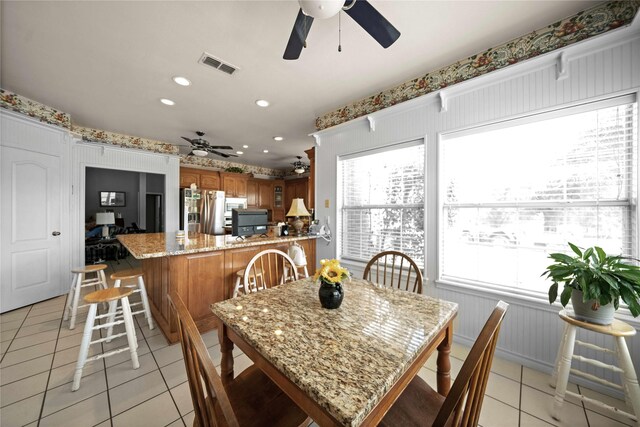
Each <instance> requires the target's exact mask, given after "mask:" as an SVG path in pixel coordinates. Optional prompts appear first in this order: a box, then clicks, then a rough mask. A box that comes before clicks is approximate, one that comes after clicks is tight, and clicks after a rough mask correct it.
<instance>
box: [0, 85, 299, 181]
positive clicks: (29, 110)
mask: <svg viewBox="0 0 640 427" xmlns="http://www.w3.org/2000/svg"><path fill="white" fill-rule="evenodd" d="M0 107H1V108H6V109H8V110H12V111H15V112H17V113H20V114H24V115H26V116H29V117H34V118H36V119H38V120H40V121H41V122H43V123H48V124H51V125H55V126H60V127H63V128H65V129H69V130H70V131H72V132H75V133H77V134H79V135H81V136H82V139H83V140H84V141H89V142H99V143H103V144H110V145H116V146H119V147H125V148H137V149H140V150H146V151H152V152H154V153H162V154H174V155H179V156H180V164H183V165H196V166H202V167H210V168H215V169H220V170H224V169H226V168H228V167H232V166H236V167H241V168H243V169H244V170H245V171H246V172H248V173H255V174H261V175H267V176H274V177H283V176H284V175H286V173H287V171H286V170H284V169H283V170H281V169H271V168H265V167H262V166H253V165H245V164H241V163H235V162H229V161H224V160H216V159H210V158H207V157H193V156H186V155H184V154H180V153H179V148H178V147H177V146H176V145H173V144H170V143H167V142H162V141H156V140H153V139H146V138H139V137H137V136H130V135H123V134H120V133H115V132H109V131H106V130H100V129H92V128H88V127H83V126H74V125H73V124H72V123H71V115H69V114H67V113H64V112H62V111H58V110H56V109H54V108H51V107H48V106H46V105H44V104H41V103H39V102H37V101H33V100H31V99H29V98H26V97H24V96H22V95H18V94H17V93H13V92H11V91H8V90H6V89H2V88H0Z"/></svg>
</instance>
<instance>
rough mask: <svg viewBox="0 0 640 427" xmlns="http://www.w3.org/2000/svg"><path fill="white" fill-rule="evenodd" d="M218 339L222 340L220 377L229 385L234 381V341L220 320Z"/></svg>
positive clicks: (224, 383) (223, 382)
mask: <svg viewBox="0 0 640 427" xmlns="http://www.w3.org/2000/svg"><path fill="white" fill-rule="evenodd" d="M218 340H219V341H220V353H221V354H222V362H221V364H220V378H221V379H222V384H223V385H225V386H226V385H227V384H229V383H231V381H233V341H231V340H230V339H229V336H228V335H227V326H226V325H225V324H224V323H223V322H222V321H220V322H219V323H218Z"/></svg>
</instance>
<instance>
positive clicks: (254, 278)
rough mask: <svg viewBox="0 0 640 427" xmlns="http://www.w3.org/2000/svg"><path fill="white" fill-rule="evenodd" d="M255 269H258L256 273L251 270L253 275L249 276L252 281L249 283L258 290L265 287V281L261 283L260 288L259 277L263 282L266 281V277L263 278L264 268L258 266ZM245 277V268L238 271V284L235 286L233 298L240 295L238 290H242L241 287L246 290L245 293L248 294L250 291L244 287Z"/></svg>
mask: <svg viewBox="0 0 640 427" xmlns="http://www.w3.org/2000/svg"><path fill="white" fill-rule="evenodd" d="M255 270H256V271H255V273H254V272H251V275H250V276H249V280H250V281H251V282H250V283H249V286H250V287H251V288H254V289H256V290H257V289H264V283H263V284H262V285H261V287H260V288H258V277H259V278H260V281H261V282H264V279H263V278H262V270H261V269H260V268H256V269H255ZM243 279H244V268H243V269H242V270H240V271H238V272H237V273H236V285H235V287H234V288H233V297H232V298H235V297H237V296H238V292H240V289H242V290H243V291H244V293H246V294H248V293H249V292H247V291H246V290H245V289H244V282H243Z"/></svg>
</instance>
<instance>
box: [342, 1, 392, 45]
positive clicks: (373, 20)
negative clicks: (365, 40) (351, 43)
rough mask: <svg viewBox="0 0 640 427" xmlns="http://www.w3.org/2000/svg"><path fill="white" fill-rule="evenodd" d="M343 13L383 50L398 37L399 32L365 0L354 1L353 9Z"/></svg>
mask: <svg viewBox="0 0 640 427" xmlns="http://www.w3.org/2000/svg"><path fill="white" fill-rule="evenodd" d="M345 12H346V13H347V14H348V15H349V16H350V17H351V18H353V20H354V21H356V22H357V23H358V25H360V26H361V27H362V28H364V30H365V31H366V32H367V33H369V34H370V35H371V37H373V38H374V39H375V40H376V41H377V42H378V43H380V45H381V46H382V47H384V48H385V49H386V48H388V47H389V46H391V45H392V44H393V43H394V42H395V41H396V40H398V37H400V31H398V30H397V29H396V27H394V26H393V25H391V23H390V22H389V21H387V20H386V18H385V17H384V16H382V15H381V14H380V12H378V11H377V10H376V8H375V7H373V6H371V4H370V3H369V2H368V1H367V0H356V1H355V4H354V5H353V7H352V8H350V9H348V10H346V11H345Z"/></svg>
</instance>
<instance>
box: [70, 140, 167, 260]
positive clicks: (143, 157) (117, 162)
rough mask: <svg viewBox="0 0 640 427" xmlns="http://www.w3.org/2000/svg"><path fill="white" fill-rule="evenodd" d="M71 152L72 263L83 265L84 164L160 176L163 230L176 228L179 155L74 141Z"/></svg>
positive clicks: (131, 201)
mask: <svg viewBox="0 0 640 427" xmlns="http://www.w3.org/2000/svg"><path fill="white" fill-rule="evenodd" d="M71 151H72V165H73V166H72V196H71V198H72V209H71V219H70V220H71V230H72V231H73V232H72V237H71V241H72V251H73V252H72V257H73V262H72V263H73V265H84V218H85V212H84V210H85V206H84V195H85V178H86V168H88V167H92V168H105V169H116V170H127V171H134V172H146V173H155V174H161V175H164V176H165V180H164V186H165V188H164V194H165V200H164V204H165V206H166V210H165V231H169V232H171V231H177V230H178V226H179V217H178V211H179V209H178V207H179V206H180V202H179V196H180V193H179V186H180V185H179V184H180V158H179V157H178V156H174V155H168V154H158V153H151V152H148V151H143V150H135V149H128V148H121V147H116V146H111V145H106V144H92V143H86V142H81V141H76V143H75V144H74V145H73V147H72V150H71ZM105 185H108V183H105ZM105 188H106V187H105ZM127 203H138V200H136V199H134V200H127Z"/></svg>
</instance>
